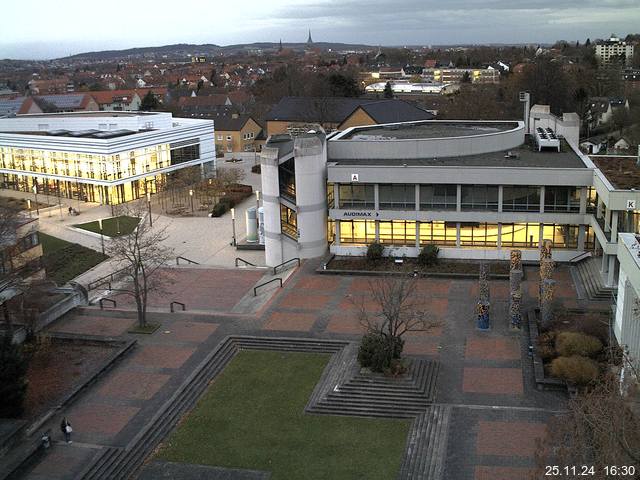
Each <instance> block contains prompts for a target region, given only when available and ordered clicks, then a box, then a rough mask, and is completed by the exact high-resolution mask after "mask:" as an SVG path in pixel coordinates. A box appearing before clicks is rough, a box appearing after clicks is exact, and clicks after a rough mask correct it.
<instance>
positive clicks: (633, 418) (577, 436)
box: [536, 362, 640, 480]
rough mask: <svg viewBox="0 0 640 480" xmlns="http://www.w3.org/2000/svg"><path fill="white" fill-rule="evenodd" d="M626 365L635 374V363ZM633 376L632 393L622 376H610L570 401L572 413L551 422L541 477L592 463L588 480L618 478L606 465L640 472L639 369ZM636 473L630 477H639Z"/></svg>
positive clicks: (541, 460) (539, 462)
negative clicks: (555, 468) (550, 470)
mask: <svg viewBox="0 0 640 480" xmlns="http://www.w3.org/2000/svg"><path fill="white" fill-rule="evenodd" d="M628 366H629V367H630V369H631V370H633V367H632V363H631V362H629V364H628ZM630 373H631V376H632V377H635V378H632V380H631V382H632V384H633V388H632V389H630V390H629V389H624V388H622V385H621V383H620V378H619V376H618V375H614V374H613V373H611V372H608V373H607V374H606V375H605V376H604V377H603V378H602V379H600V380H599V381H598V383H596V384H595V385H594V386H593V387H591V388H590V389H588V390H585V391H583V392H580V393H578V394H577V395H576V397H575V398H572V399H571V400H570V401H569V404H568V411H567V412H566V413H565V414H563V415H560V416H558V417H556V418H554V419H553V420H552V421H551V422H550V424H549V429H548V435H547V438H546V439H545V440H544V441H543V442H540V444H539V445H538V451H537V454H536V458H537V466H538V470H539V472H538V473H540V472H542V473H544V472H543V471H544V468H545V466H546V465H561V466H564V465H566V466H572V465H593V466H594V467H595V471H594V473H593V475H591V476H589V478H594V479H601V480H604V479H607V478H614V477H615V474H611V473H609V474H607V472H606V471H605V470H604V467H605V466H618V467H620V466H625V465H626V466H634V467H635V468H636V471H635V474H638V473H639V472H640V417H639V413H640V412H639V410H640V409H639V408H638V404H637V402H638V394H639V392H638V391H637V389H638V384H637V380H638V378H640V377H638V372H637V371H631V372H630ZM570 473H571V472H570ZM579 473H580V472H576V476H575V478H578V475H577V474H579ZM635 474H631V476H633V477H634V478H636V477H635ZM631 476H630V477H629V478H631ZM536 478H539V477H536ZM563 478H574V477H573V476H571V475H567V476H565V477H563ZM580 478H582V477H580Z"/></svg>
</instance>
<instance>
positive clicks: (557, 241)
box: [542, 224, 578, 250]
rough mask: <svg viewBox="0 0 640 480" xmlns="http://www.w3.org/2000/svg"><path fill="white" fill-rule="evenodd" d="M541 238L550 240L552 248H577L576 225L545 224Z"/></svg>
mask: <svg viewBox="0 0 640 480" xmlns="http://www.w3.org/2000/svg"><path fill="white" fill-rule="evenodd" d="M542 238H543V239H544V240H547V239H548V240H551V241H552V242H553V248H568V249H572V250H575V249H576V248H578V225H558V224H545V225H544V226H543V234H542Z"/></svg>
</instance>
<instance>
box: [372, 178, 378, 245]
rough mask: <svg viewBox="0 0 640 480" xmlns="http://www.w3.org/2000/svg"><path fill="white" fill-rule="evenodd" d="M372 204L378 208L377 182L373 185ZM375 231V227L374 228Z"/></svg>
mask: <svg viewBox="0 0 640 480" xmlns="http://www.w3.org/2000/svg"><path fill="white" fill-rule="evenodd" d="M373 205H374V208H375V210H380V190H379V189H378V184H377V183H376V184H375V185H374V186H373ZM376 232H377V229H376ZM376 235H377V233H376ZM376 238H377V237H376Z"/></svg>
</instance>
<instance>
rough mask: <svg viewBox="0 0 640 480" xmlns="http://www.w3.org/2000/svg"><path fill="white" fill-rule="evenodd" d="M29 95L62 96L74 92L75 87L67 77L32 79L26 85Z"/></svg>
mask: <svg viewBox="0 0 640 480" xmlns="http://www.w3.org/2000/svg"><path fill="white" fill-rule="evenodd" d="M28 86H29V92H30V93H31V95H63V94H65V93H71V92H73V91H74V90H75V86H74V84H73V82H72V81H71V80H69V78H67V77H61V78H54V79H49V80H39V79H33V80H30V81H29V83H28Z"/></svg>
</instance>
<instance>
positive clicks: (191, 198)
mask: <svg viewBox="0 0 640 480" xmlns="http://www.w3.org/2000/svg"><path fill="white" fill-rule="evenodd" d="M189 199H190V201H191V213H193V189H192V188H190V189H189Z"/></svg>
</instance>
